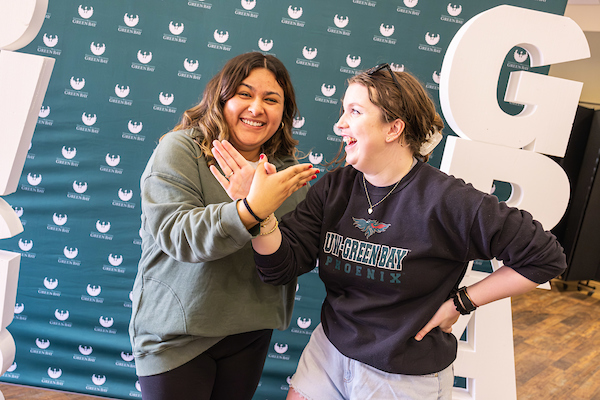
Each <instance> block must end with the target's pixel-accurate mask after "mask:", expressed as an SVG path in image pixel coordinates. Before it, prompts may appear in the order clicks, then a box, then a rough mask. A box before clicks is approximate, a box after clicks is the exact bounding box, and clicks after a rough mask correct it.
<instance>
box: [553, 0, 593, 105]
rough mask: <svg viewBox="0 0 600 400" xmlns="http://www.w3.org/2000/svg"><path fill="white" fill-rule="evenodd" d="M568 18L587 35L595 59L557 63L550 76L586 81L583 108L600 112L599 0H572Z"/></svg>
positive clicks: (582, 99)
mask: <svg viewBox="0 0 600 400" xmlns="http://www.w3.org/2000/svg"><path fill="white" fill-rule="evenodd" d="M565 16H567V17H569V18H571V19H573V20H574V21H575V22H577V24H578V25H579V26H580V27H581V28H582V29H583V31H584V32H585V36H586V38H587V40H588V43H589V45H590V51H591V53H592V57H591V58H588V59H586V60H578V61H573V62H568V63H563V64H554V65H552V66H551V67H550V72H549V74H550V75H552V76H556V77H559V78H565V79H571V80H575V81H580V82H583V83H584V85H583V91H582V93H581V98H580V102H581V105H583V106H586V107H590V108H596V109H600V0H571V1H570V2H569V5H567V9H566V11H565Z"/></svg>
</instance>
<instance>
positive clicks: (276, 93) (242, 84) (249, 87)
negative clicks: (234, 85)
mask: <svg viewBox="0 0 600 400" xmlns="http://www.w3.org/2000/svg"><path fill="white" fill-rule="evenodd" d="M240 86H246V87H247V88H248V89H250V90H252V91H256V89H254V87H252V86H251V85H248V84H247V83H244V82H242V83H240ZM272 94H274V95H276V96H279V97H281V94H279V93H278V92H265V96H270V95H272Z"/></svg>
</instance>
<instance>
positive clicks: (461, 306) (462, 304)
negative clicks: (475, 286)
mask: <svg viewBox="0 0 600 400" xmlns="http://www.w3.org/2000/svg"><path fill="white" fill-rule="evenodd" d="M453 301H454V306H455V307H456V311H458V312H459V313H461V314H462V315H467V314H470V313H472V312H473V311H475V309H476V308H477V306H476V305H475V304H474V303H473V302H472V301H471V298H470V297H469V295H468V294H467V288H465V287H463V288H460V289H458V292H456V294H455V295H454V297H453Z"/></svg>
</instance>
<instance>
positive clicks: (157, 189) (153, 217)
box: [129, 52, 314, 400]
mask: <svg viewBox="0 0 600 400" xmlns="http://www.w3.org/2000/svg"><path fill="white" fill-rule="evenodd" d="M296 113H297V109H296V101H295V97H294V89H293V87H292V85H291V81H290V77H289V75H288V72H287V70H286V69H285V67H284V66H283V64H282V63H281V62H280V61H279V60H278V59H277V58H275V57H273V56H268V55H267V56H265V55H263V54H261V53H256V52H255V53H247V54H242V55H239V56H237V57H234V58H233V59H231V60H229V61H228V62H227V63H226V64H225V66H224V67H223V69H222V70H221V71H220V72H219V73H218V74H217V75H215V76H214V77H213V78H212V79H211V80H210V81H209V82H208V84H207V85H206V88H205V90H204V93H203V96H202V100H201V101H200V103H199V104H198V105H196V106H195V107H192V108H191V109H189V110H187V111H186V112H185V113H184V115H183V117H182V119H181V122H180V124H179V125H177V126H176V127H175V128H174V130H173V131H172V132H169V133H167V134H166V135H164V136H163V137H162V139H161V141H160V143H159V145H158V146H157V148H156V149H155V151H154V153H153V154H152V156H151V158H150V160H149V161H148V164H147V166H146V169H145V171H144V173H143V174H142V178H141V196H142V203H141V206H142V227H141V230H140V235H141V237H142V255H141V259H140V262H139V266H138V274H137V276H136V280H135V283H134V287H133V291H132V316H131V322H130V329H129V332H130V337H131V343H132V348H133V353H134V356H135V363H136V371H137V374H138V375H139V378H140V379H139V382H140V385H141V390H142V397H143V399H144V400H167V399H178V400H187V399H189V400H192V399H194V400H204V399H211V398H212V399H248V400H249V399H251V398H252V396H253V394H254V392H255V390H256V387H257V385H258V382H259V379H260V376H261V372H262V368H263V365H264V362H265V357H266V355H267V351H268V346H269V341H270V338H271V333H272V330H273V329H285V328H287V326H288V325H289V323H290V318H291V314H292V307H293V302H294V294H295V287H296V284H295V282H293V283H290V284H288V285H284V286H283V287H272V286H270V285H267V284H265V283H263V282H261V281H260V279H259V278H258V274H257V273H256V269H255V267H254V260H253V253H252V248H251V246H250V240H251V239H252V237H253V235H256V234H257V233H258V232H259V229H258V227H257V228H252V229H250V230H249V229H248V228H250V226H248V227H247V226H245V225H244V223H242V221H241V219H240V216H239V215H238V209H237V207H238V203H239V204H245V205H246V207H248V210H250V206H249V205H248V203H247V201H244V202H243V203H242V202H241V201H238V200H240V199H244V200H245V198H246V196H247V194H248V189H249V187H250V184H251V183H252V180H253V179H254V175H255V167H256V164H257V162H258V160H259V157H260V156H261V154H266V155H267V156H269V161H270V164H269V167H268V168H269V172H270V173H272V174H273V176H274V177H275V178H281V180H282V181H283V186H286V185H288V183H286V182H288V181H289V182H292V183H291V184H289V185H288V186H289V188H288V190H287V192H286V193H291V196H290V197H289V198H287V199H286V200H285V201H283V202H282V204H280V207H278V208H277V211H276V212H277V214H278V215H283V214H284V213H286V212H288V211H291V210H292V209H294V208H295V207H296V205H297V204H298V203H299V202H300V201H301V200H302V199H303V198H304V196H305V194H306V188H303V187H302V186H303V185H304V183H305V182H306V181H307V180H308V179H309V178H310V177H312V176H313V175H314V170H313V169H312V168H311V166H309V165H299V164H298V162H297V160H296V158H295V152H296V149H295V145H296V141H295V140H294V139H292V132H291V129H292V121H293V118H294V116H295V115H296ZM217 142H218V143H217ZM213 145H215V146H216V147H215V148H213ZM224 149H236V150H237V151H238V153H237V154H238V156H237V157H233V158H231V157H225V158H223V157H220V153H221V151H223V152H224ZM263 158H264V157H263ZM261 167H262V168H263V170H264V169H265V167H264V166H263V165H261ZM277 170H279V171H280V172H277ZM292 178H293V179H292ZM240 207H241V206H240ZM256 223H257V222H256V221H255V222H254V225H256Z"/></svg>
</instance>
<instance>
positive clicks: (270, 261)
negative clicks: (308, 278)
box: [254, 241, 288, 269]
mask: <svg viewBox="0 0 600 400" xmlns="http://www.w3.org/2000/svg"><path fill="white" fill-rule="evenodd" d="M285 243H286V242H285V241H282V242H281V244H280V245H279V248H278V249H277V251H275V253H273V254H267V255H263V254H258V253H257V252H256V251H255V252H254V262H255V263H256V265H257V266H258V267H260V269H269V268H277V266H279V265H281V264H283V263H284V262H285V260H286V259H287V254H288V247H287V246H285V245H284V244H285Z"/></svg>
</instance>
